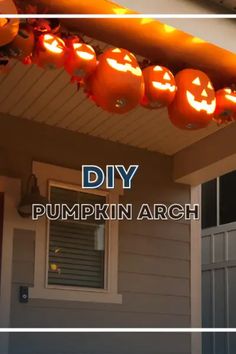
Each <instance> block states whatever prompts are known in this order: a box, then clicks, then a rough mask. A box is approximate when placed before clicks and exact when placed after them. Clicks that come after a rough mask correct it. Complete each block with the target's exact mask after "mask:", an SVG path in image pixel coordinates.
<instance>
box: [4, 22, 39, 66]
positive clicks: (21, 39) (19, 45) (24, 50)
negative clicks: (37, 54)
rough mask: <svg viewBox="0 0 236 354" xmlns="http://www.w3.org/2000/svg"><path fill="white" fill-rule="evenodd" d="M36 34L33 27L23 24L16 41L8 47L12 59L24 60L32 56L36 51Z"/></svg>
mask: <svg viewBox="0 0 236 354" xmlns="http://www.w3.org/2000/svg"><path fill="white" fill-rule="evenodd" d="M34 41H35V38H34V32H33V30H32V28H31V26H29V25H27V24H25V23H21V24H20V29H19V32H18V34H17V36H16V37H15V38H14V40H13V41H12V42H11V43H10V44H9V45H8V48H7V50H8V51H9V56H10V57H15V58H17V59H18V60H23V59H24V58H26V57H27V56H29V55H31V54H32V52H33V49H34Z"/></svg>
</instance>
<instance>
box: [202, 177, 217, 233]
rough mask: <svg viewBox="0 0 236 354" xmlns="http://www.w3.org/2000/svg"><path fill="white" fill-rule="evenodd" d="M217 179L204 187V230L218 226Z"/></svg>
mask: <svg viewBox="0 0 236 354" xmlns="http://www.w3.org/2000/svg"><path fill="white" fill-rule="evenodd" d="M216 182H217V181H216V179H214V180H213V181H210V182H207V183H204V184H203V185H202V228H203V229H205V228H208V227H212V226H215V225H216V215H217V211H216V208H217V205H216V190H217V183H216Z"/></svg>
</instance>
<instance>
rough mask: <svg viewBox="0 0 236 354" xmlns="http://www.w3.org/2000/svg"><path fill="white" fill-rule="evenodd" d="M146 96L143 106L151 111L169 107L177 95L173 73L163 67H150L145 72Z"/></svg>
mask: <svg viewBox="0 0 236 354" xmlns="http://www.w3.org/2000/svg"><path fill="white" fill-rule="evenodd" d="M143 78H144V83H145V94H144V97H143V99H142V101H141V104H142V106H144V107H146V108H150V109H154V108H161V107H164V106H168V105H169V104H170V103H171V102H172V101H173V99H174V97H175V93H176V84H175V78H174V76H173V74H172V73H171V71H170V70H169V69H167V68H165V67H163V66H158V65H156V66H149V67H147V68H145V69H144V70H143Z"/></svg>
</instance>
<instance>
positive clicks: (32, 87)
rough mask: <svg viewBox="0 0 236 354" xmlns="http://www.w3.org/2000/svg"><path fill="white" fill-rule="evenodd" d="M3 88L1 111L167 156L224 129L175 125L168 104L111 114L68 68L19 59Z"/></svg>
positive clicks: (2, 81) (5, 77)
mask: <svg viewBox="0 0 236 354" xmlns="http://www.w3.org/2000/svg"><path fill="white" fill-rule="evenodd" d="M91 44H93V45H95V44H97V43H91ZM100 47H101V44H100ZM103 47H105V44H103ZM0 92H1V96H0V113H3V114H8V115H11V116H16V117H21V118H25V119H29V120H33V121H36V122H38V123H41V124H48V125H51V126H55V127H60V128H64V129H68V130H72V131H77V132H80V133H84V134H89V135H92V136H96V137H100V138H103V139H107V140H111V141H114V142H119V143H123V144H127V145H131V146H135V147H139V148H144V149H148V150H150V151H156V152H160V153H164V154H167V155H173V154H175V153H176V152H178V151H180V150H182V149H184V148H186V147H187V146H189V145H191V144H193V143H194V142H197V141H199V140H201V139H202V138H204V137H206V136H208V135H210V134H212V133H214V132H215V131H217V130H218V129H219V128H217V126H216V125H215V124H213V123H212V124H211V125H210V126H209V127H208V128H207V129H203V130H201V131H197V132H185V131H181V130H179V129H176V128H175V127H173V126H172V125H171V123H170V122H169V119H168V115H167V111H166V109H162V110H155V111H149V110H146V109H143V108H141V107H139V108H137V109H136V110H134V111H132V112H130V113H128V114H125V115H115V114H110V113H106V112H104V111H103V110H102V109H100V108H98V107H96V105H95V104H94V103H93V102H91V101H90V100H89V99H87V98H86V96H85V95H84V93H83V90H80V91H78V90H77V88H76V85H74V84H71V83H70V77H69V76H68V75H67V74H66V72H65V71H64V70H56V71H54V70H52V71H44V70H42V69H40V68H38V67H37V66H35V65H32V66H31V65H30V66H27V65H23V64H21V63H19V62H14V63H13V67H12V69H11V70H10V71H9V72H8V73H7V74H1V75H0Z"/></svg>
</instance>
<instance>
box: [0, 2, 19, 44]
mask: <svg viewBox="0 0 236 354" xmlns="http://www.w3.org/2000/svg"><path fill="white" fill-rule="evenodd" d="M0 14H17V9H16V6H15V4H14V1H12V0H1V1H0ZM18 30H19V19H18V18H0V47H2V46H4V45H6V44H8V43H10V42H11V41H12V40H13V39H14V38H15V36H16V35H17V33H18Z"/></svg>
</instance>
